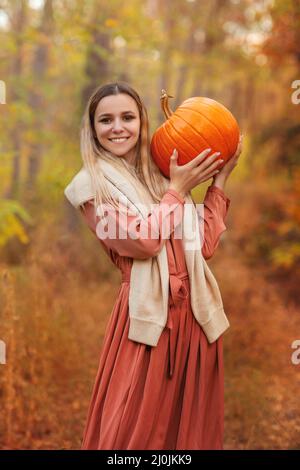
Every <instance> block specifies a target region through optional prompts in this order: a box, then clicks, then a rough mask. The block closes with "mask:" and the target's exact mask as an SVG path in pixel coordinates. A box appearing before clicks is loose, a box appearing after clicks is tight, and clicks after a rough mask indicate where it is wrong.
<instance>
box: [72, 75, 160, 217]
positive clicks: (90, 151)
mask: <svg viewBox="0 0 300 470" xmlns="http://www.w3.org/2000/svg"><path fill="white" fill-rule="evenodd" d="M120 93H126V94H127V95H129V96H131V97H132V98H133V99H134V100H135V102H136V104H137V107H138V110H139V116H140V135H139V139H138V143H137V153H136V159H135V168H134V169H135V174H134V173H133V172H132V170H131V169H130V165H129V164H128V163H127V161H126V160H125V159H124V158H117V157H116V156H115V155H114V154H112V153H111V152H109V151H107V150H106V149H104V148H103V147H102V146H101V144H100V143H99V141H98V139H97V136H96V132H95V127H94V116H95V111H96V108H97V106H98V103H99V101H100V100H101V99H102V98H104V97H105V96H109V95H118V94H120ZM80 149H81V156H82V160H83V164H84V166H85V168H86V169H87V171H88V172H89V174H90V176H91V182H92V185H93V190H94V193H95V197H94V207H95V214H96V210H97V208H99V209H100V213H101V207H102V204H103V203H108V204H111V205H112V206H113V207H115V208H116V209H120V206H119V205H117V201H115V199H114V198H113V197H112V196H111V194H110V191H109V187H108V185H107V180H106V179H105V176H104V174H103V171H101V168H100V166H99V165H97V160H98V159H103V160H106V161H107V162H109V163H110V164H111V165H112V166H114V168H116V169H119V170H121V171H122V173H124V172H125V173H126V172H127V173H126V177H127V179H128V180H129V181H130V182H131V183H132V184H133V185H134V187H135V189H136V190H137V191H138V194H139V195H140V196H141V198H143V194H145V191H146V192H147V195H148V197H149V196H150V198H151V200H152V201H153V202H154V203H159V202H160V201H161V199H162V197H163V195H164V193H165V192H166V190H167V188H168V185H169V180H168V179H166V178H165V177H164V176H163V174H162V173H161V172H160V170H159V168H158V167H157V165H156V164H155V162H154V161H153V158H152V155H151V151H150V140H149V121H148V114H147V110H146V108H145V106H144V104H143V102H142V100H141V98H140V96H139V95H138V93H137V92H136V91H135V90H134V89H133V88H131V87H130V86H129V85H128V84H127V83H126V82H120V81H118V82H114V83H108V84H106V85H103V86H99V87H98V88H97V89H96V90H95V91H94V92H93V93H92V95H91V96H90V98H89V100H88V103H87V106H86V109H85V112H84V115H83V119H82V124H81V130H80Z"/></svg>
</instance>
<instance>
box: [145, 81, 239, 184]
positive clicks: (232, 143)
mask: <svg viewBox="0 0 300 470" xmlns="http://www.w3.org/2000/svg"><path fill="white" fill-rule="evenodd" d="M168 98H172V97H171V96H168V94H167V93H166V91H165V90H162V94H161V98H160V100H161V106H162V110H163V112H164V114H165V116H166V121H165V122H164V123H163V124H162V125H161V126H160V127H159V128H158V129H157V130H156V131H155V133H154V134H153V137H152V139H151V154H152V157H153V159H154V161H155V163H156V164H157V166H158V167H159V169H160V170H161V172H162V173H163V174H164V175H165V176H166V177H168V178H169V177H170V174H169V165H170V158H171V155H172V153H173V150H174V148H176V149H177V150H178V160H177V164H178V165H184V164H186V163H188V162H189V161H191V160H193V159H194V158H195V157H196V156H197V155H199V153H201V152H202V151H203V150H205V149H207V148H211V149H212V150H211V152H210V154H209V155H211V154H212V153H213V152H221V155H220V156H219V157H218V159H219V160H221V159H222V160H224V163H223V164H222V166H224V165H225V163H226V162H227V161H228V160H229V159H230V158H231V157H232V156H233V155H234V153H235V151H236V149H237V145H238V141H239V136H240V130H239V126H238V124H237V122H236V120H235V118H234V117H233V115H232V114H231V112H230V111H229V110H228V109H227V108H225V106H223V105H222V104H221V103H218V102H217V101H215V100H212V99H210V98H204V97H198V96H197V97H194V98H189V99H187V100H185V101H184V102H183V103H182V104H181V105H180V106H178V108H177V109H176V111H175V112H172V111H171V110H170V108H169V105H168ZM209 155H208V156H209ZM208 156H207V157H208ZM222 166H221V165H220V167H219V168H222Z"/></svg>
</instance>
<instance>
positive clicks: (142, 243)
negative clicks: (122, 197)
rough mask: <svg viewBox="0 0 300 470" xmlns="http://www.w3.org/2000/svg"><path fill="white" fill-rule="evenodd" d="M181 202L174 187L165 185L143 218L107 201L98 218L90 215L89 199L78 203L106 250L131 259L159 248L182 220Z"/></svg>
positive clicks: (90, 203) (153, 253) (92, 211)
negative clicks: (156, 202) (169, 187)
mask: <svg viewBox="0 0 300 470" xmlns="http://www.w3.org/2000/svg"><path fill="white" fill-rule="evenodd" d="M184 204H185V199H184V198H182V197H181V195H180V194H179V193H178V192H177V191H175V190H173V189H169V190H168V191H166V192H165V194H164V196H163V198H162V200H161V202H160V204H157V205H156V206H154V209H153V210H152V211H151V213H150V214H149V215H148V217H147V218H145V219H144V218H142V217H141V216H136V215H129V214H128V213H126V214H125V215H124V214H123V213H122V214H121V213H120V212H119V211H117V210H116V209H115V208H114V207H113V206H111V205H109V204H106V205H105V211H106V212H105V217H104V218H102V219H100V218H99V217H98V216H97V217H95V216H94V205H93V201H92V200H90V201H87V202H85V203H84V204H83V205H82V206H80V210H81V212H82V214H83V215H84V217H85V219H86V221H87V224H88V225H89V227H90V229H91V230H92V231H93V232H94V233H95V234H96V236H97V237H98V238H99V239H100V241H101V243H103V245H104V247H105V248H106V250H107V251H109V250H112V251H114V252H116V253H118V254H119V255H120V256H126V257H130V258H134V259H147V258H151V257H153V256H156V255H157V254H158V253H159V252H160V251H161V249H162V247H163V245H164V244H165V242H166V240H167V239H169V238H170V236H171V234H172V233H173V232H174V230H175V229H176V227H177V226H178V225H179V224H180V223H181V222H182V219H183V213H184Z"/></svg>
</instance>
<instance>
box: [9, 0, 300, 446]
mask: <svg viewBox="0 0 300 470" xmlns="http://www.w3.org/2000/svg"><path fill="white" fill-rule="evenodd" d="M0 44H1V49H0V80H2V84H1V85H0V90H2V104H0V158H1V159H0V181H1V186H0V189H1V192H0V349H1V351H2V356H1V357H2V360H1V361H0V362H2V363H0V403H1V406H0V448H2V449H62V448H65V449H78V448H79V447H80V443H81V437H82V432H83V426H84V422H85V418H86V414H87V407H88V403H89V400H90V397H91V389H92V385H93V381H94V378H95V375H96V371H97V367H98V360H99V352H100V348H101V342H102V339H103V334H104V331H105V326H106V324H107V321H108V318H109V315H110V312H111V310H112V308H113V304H114V301H115V299H116V296H117V293H118V289H119V285H120V273H119V272H118V270H117V269H116V268H115V267H114V266H113V265H112V263H111V261H110V260H109V258H108V257H107V255H106V254H105V252H104V251H103V249H102V248H101V246H100V243H99V241H98V240H97V239H96V237H95V236H94V235H93V234H92V233H91V232H90V231H89V230H88V229H87V226H86V225H85V223H84V221H83V220H82V218H81V217H80V214H79V213H78V212H76V211H75V210H74V208H73V207H72V206H71V205H70V204H69V203H68V201H67V200H66V198H65V197H64V193H63V191H64V188H65V186H66V185H67V184H68V182H69V181H70V180H71V178H72V177H73V176H74V174H75V173H76V172H77V171H78V170H79V169H80V167H81V156H80V149H79V127H80V121H81V117H82V114H83V111H84V108H85V105H86V102H87V99H88V97H89V95H90V93H91V92H92V90H93V89H95V88H96V87H97V86H98V85H100V84H104V83H106V82H111V81H114V80H125V81H127V82H128V83H130V84H131V85H132V86H133V87H134V88H136V89H137V90H138V92H139V93H140V94H141V96H142V98H143V99H144V101H145V104H146V106H147V109H148V113H149V118H150V125H151V133H153V132H154V131H155V129H156V128H157V127H158V126H159V125H160V124H161V123H162V122H163V120H164V117H163V114H162V111H161V109H160V102H159V97H160V91H161V89H162V88H164V89H166V90H167V91H168V93H169V94H171V95H173V96H174V99H172V100H171V102H170V105H171V107H172V109H175V108H176V107H177V106H178V105H179V104H180V103H181V102H182V101H183V100H184V99H187V98H189V97H191V96H207V97H210V98H213V99H215V100H217V101H220V102H221V103H223V104H224V105H225V106H227V107H228V108H229V109H230V110H231V112H232V113H233V114H234V116H235V117H236V119H237V121H238V123H239V125H240V128H241V130H242V132H243V134H244V151H243V154H242V156H241V157H240V161H239V164H238V166H237V167H236V169H235V170H234V172H233V174H232V176H231V177H230V179H229V180H228V183H227V186H226V189H225V193H226V195H227V196H228V197H229V198H230V200H231V203H230V208H229V212H228V215H227V218H226V226H227V230H226V232H224V233H223V234H222V237H221V240H220V244H219V247H218V249H217V251H216V253H215V255H214V257H213V258H212V259H211V260H209V265H210V267H211V268H212V270H213V272H214V274H215V276H216V278H217V280H218V283H219V286H220V289H221V292H222V297H223V301H224V306H225V311H226V313H227V314H228V317H229V319H230V323H231V328H230V330H228V332H226V334H225V335H224V351H225V374H226V378H225V448H226V449H272V448H275V449H297V448H298V449H299V448H300V408H299V399H298V395H299V385H300V364H299V365H298V362H299V358H298V356H297V354H295V353H296V352H297V351H296V350H295V349H294V348H295V347H296V346H297V344H298V343H297V340H300V315H299V303H300V289H299V285H300V267H299V260H300V206H299V199H300V197H299V196H300V121H299V116H300V92H299V89H300V2H299V1H298V0H294V1H291V0H273V1H272V0H256V1H250V0H209V1H200V0H163V1H158V0H130V1H128V2H124V1H121V0H110V1H109V2H107V1H105V0H44V1H43V0H11V1H6V0H0ZM3 84H5V86H6V96H5V98H6V99H5V102H4V100H3V97H4V95H3V93H4V88H3ZM209 184H210V182H208V183H207V184H202V185H200V186H199V187H197V188H195V189H194V190H193V196H194V198H195V200H196V201H197V202H202V200H203V197H204V195H205V191H206V188H207V186H208V185H209ZM299 344H300V341H299ZM5 346H6V349H5ZM298 347H299V346H298ZM293 353H294V355H293Z"/></svg>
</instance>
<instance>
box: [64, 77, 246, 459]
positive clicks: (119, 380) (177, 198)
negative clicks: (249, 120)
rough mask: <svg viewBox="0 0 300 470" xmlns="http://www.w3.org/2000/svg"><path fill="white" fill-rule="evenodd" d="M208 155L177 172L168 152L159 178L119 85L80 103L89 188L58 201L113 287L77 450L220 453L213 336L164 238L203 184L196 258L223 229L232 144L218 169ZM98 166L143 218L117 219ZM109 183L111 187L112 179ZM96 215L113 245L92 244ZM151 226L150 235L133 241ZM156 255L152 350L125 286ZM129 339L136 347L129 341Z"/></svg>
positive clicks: (178, 243)
mask: <svg viewBox="0 0 300 470" xmlns="http://www.w3.org/2000/svg"><path fill="white" fill-rule="evenodd" d="M210 151H211V150H210V149H206V150H205V151H204V152H202V153H201V154H200V155H198V157H196V158H195V159H194V160H193V161H192V162H189V163H188V164H186V165H181V166H179V165H177V151H176V150H174V153H173V155H172V157H171V161H170V180H168V179H166V178H164V177H163V175H162V174H161V173H160V171H159V169H158V168H157V167H156V165H155V164H154V162H153V160H152V157H151V154H150V150H149V133H148V118H147V112H146V109H145V107H144V105H143V103H142V101H141V99H140V97H139V95H138V94H137V93H136V92H135V91H134V90H133V89H132V88H131V87H130V86H129V85H127V84H126V83H124V82H117V83H111V84H107V85H104V86H102V87H99V88H98V89H97V90H96V91H95V92H94V93H93V95H92V96H91V97H90V99H89V101H88V104H87V107H86V111H85V114H84V118H83V123H82V129H81V153H82V158H83V162H84V166H85V168H86V169H87V173H88V174H89V178H90V179H91V182H92V186H91V187H92V188H93V190H90V192H86V191H85V192H84V190H83V192H82V191H81V189H82V186H84V184H83V183H81V186H80V188H79V189H78V185H77V187H76V189H75V190H74V188H73V186H72V184H71V189H70V185H69V187H68V188H66V190H65V194H66V196H67V197H68V198H69V200H70V201H71V202H72V203H73V204H74V206H75V207H80V210H81V213H82V215H83V216H84V218H85V220H86V222H87V224H88V225H89V227H90V228H91V230H92V231H93V232H94V233H95V234H96V235H97V236H98V238H99V240H100V243H101V245H102V246H103V248H104V249H105V251H106V253H107V254H108V256H109V257H110V258H111V260H112V262H113V263H114V264H115V265H116V266H117V267H118V268H119V269H120V270H121V272H122V284H121V287H120V291H119V295H118V298H117V300H116V303H115V305H114V308H113V311H112V313H111V316H110V319H109V322H108V324H107V327H106V332H105V337H104V340H103V344H102V349H101V355H100V363H99V369H98V373H97V376H96V380H95V384H94V388H93V392H92V398H91V402H90V406H89V410H88V416H87V421H86V426H85V430H84V436H83V443H82V449H123V450H124V449H126V450H129V449H144V450H145V449H157V450H160V449H167V450H173V449H222V446H223V392H224V390H223V380H224V377H223V373H224V371H223V352H222V335H221V334H220V335H219V337H218V338H217V339H216V340H213V342H209V341H208V339H207V337H206V334H205V333H204V331H203V329H202V328H201V326H200V324H199V323H198V322H197V320H196V318H195V316H194V315H193V312H192V309H191V303H190V297H191V296H190V294H191V279H190V278H191V276H189V274H188V270H187V265H186V254H185V252H184V248H183V242H182V240H181V239H180V238H176V237H175V236H174V233H175V229H176V228H178V226H180V224H181V223H182V220H183V208H184V206H185V202H186V196H187V195H188V194H189V193H190V191H191V189H192V188H194V187H195V186H197V185H198V184H200V183H202V182H204V181H206V180H208V179H210V178H211V177H213V184H212V185H211V186H210V187H209V188H208V190H207V193H206V196H205V200H204V241H203V244H202V247H201V253H202V255H203V256H202V255H201V256H202V258H203V259H208V258H210V257H211V256H212V255H213V253H214V251H215V249H216V248H217V246H218V243H219V238H220V235H221V234H222V232H223V231H224V230H226V226H225V224H224V219H225V216H226V213H227V209H228V206H229V202H230V201H229V199H228V198H227V197H226V196H225V194H224V192H223V189H224V186H225V182H226V180H227V178H228V176H229V174H230V173H231V171H232V170H233V168H234V166H235V165H236V164H237V159H238V157H239V155H240V153H241V143H240V144H239V146H238V148H237V151H236V153H235V155H234V156H233V157H232V158H231V159H230V161H229V162H227V163H226V165H225V166H224V167H223V168H222V170H221V171H219V170H218V167H219V165H220V160H219V159H218V157H219V154H216V153H214V154H212V155H211V156H210V157H208V158H207V156H208V154H209V153H210ZM100 162H102V163H103V162H106V163H107V164H109V165H110V166H111V167H113V168H114V169H116V170H118V171H119V172H122V175H124V176H125V179H126V181H128V184H129V185H132V186H134V188H135V189H136V191H137V193H138V194H140V195H141V198H142V197H143V195H145V192H146V193H147V194H148V196H149V197H151V200H152V201H153V202H154V203H156V204H157V208H155V209H154V210H153V211H152V212H149V215H148V216H147V217H146V218H144V219H141V218H139V217H137V215H135V214H132V213H131V214H129V213H128V212H125V214H126V215H125V218H124V217H123V215H122V217H121V213H122V211H119V209H120V205H117V204H116V202H115V199H114V197H112V195H111V194H110V193H109V191H108V186H106V183H107V181H106V180H105V176H104V173H102V171H101V167H100V168H99V166H97V163H100ZM221 162H222V160H221ZM103 168H105V167H103ZM109 168H110V167H109ZM116 174H117V175H118V174H119V175H121V173H116ZM109 179H110V178H108V180H109ZM126 181H125V183H124V182H123V184H125V185H126ZM114 183H115V184H116V185H117V186H118V181H117V182H116V180H115V181H114ZM110 187H111V188H113V186H110ZM129 187H131V186H129ZM71 191H73V193H71ZM71 194H73V196H74V194H75V196H76V197H77V199H76V197H75V196H74V197H75V199H76V202H74V201H75V199H74V198H73V196H71ZM78 194H80V197H79V198H78ZM83 194H84V196H83ZM104 207H105V209H106V211H104ZM162 207H164V211H165V212H163V217H162V218H159V217H158V210H159V209H161V208H162ZM97 208H98V211H97V210H96V209H97ZM99 209H100V212H99ZM105 216H106V217H107V218H106V219H105V220H106V222H107V220H113V221H114V222H115V223H116V225H117V228H118V229H120V228H121V229H122V230H123V235H124V233H125V235H126V236H125V237H124V236H123V237H121V236H120V231H119V230H117V231H114V236H111V237H110V236H108V237H105V236H100V232H101V230H100V231H99V230H98V229H99V221H100V222H101V221H103V217H104V218H105ZM167 216H170V227H169V229H168V230H169V231H167V236H166V237H165V238H162V237H161V230H162V223H163V220H165V218H166V217H167ZM162 219H163V220H162ZM155 223H156V224H158V225H156V229H157V230H158V233H159V236H158V237H156V238H155V237H153V238H150V237H148V238H147V237H145V238H142V237H140V236H139V233H141V232H142V231H143V229H145V228H148V229H149V228H153V227H154V225H155ZM97 224H98V225H97ZM134 224H135V226H136V227H137V232H136V237H133V238H132V237H131V236H127V235H128V231H129V229H128V227H132V226H133V225H134ZM101 234H102V235H103V232H101ZM162 250H166V253H167V265H168V271H169V275H168V285H169V281H170V290H169V297H168V305H167V308H168V316H167V324H166V325H165V327H162V328H161V330H160V331H158V332H157V329H156V330H155V334H156V337H155V340H154V342H152V340H153V336H151V334H152V333H153V332H154V330H152V331H150V330H149V331H150V333H149V332H148V333H149V335H148V333H147V326H148V324H147V322H144V323H143V322H142V323H140V324H142V325H143V326H144V327H143V328H140V329H139V326H137V325H140V324H139V323H138V324H136V323H134V321H135V319H134V318H129V314H128V313H129V305H130V295H132V296H133V295H134V294H133V293H132V294H130V292H131V290H130V289H132V290H133V291H134V289H137V290H141V289H142V286H141V285H139V278H137V280H136V281H135V285H132V282H131V280H132V276H133V266H136V265H138V262H137V261H136V260H140V264H141V265H143V262H145V263H147V262H148V261H149V260H150V262H152V261H153V260H156V259H157V258H159V257H160V256H161V253H162ZM143 260H144V261H143ZM151 260H152V261H151ZM151 266H153V265H151ZM153 273H154V271H153ZM153 284H154V279H153ZM144 288H146V295H145V299H144V302H145V309H146V305H148V302H150V303H151V301H152V295H153V294H152V292H154V291H153V290H152V289H154V287H152V283H151V282H150V283H149V285H148V286H146V287H145V286H144ZM153 297H154V295H153ZM158 300H159V299H158ZM131 305H133V301H132V302H131ZM132 308H133V307H132ZM154 313H155V312H153V314H154ZM158 314H159V312H158ZM132 317H134V315H132ZM130 322H132V323H130ZM149 326H150V324H149ZM156 326H157V325H156ZM224 329H225V328H223V330H224ZM223 330H220V331H223ZM139 334H140V338H142V339H141V340H140V342H139V340H136V339H137V338H139V336H138V335H139ZM218 334H219V333H218ZM143 335H144V336H143ZM147 335H148V336H147ZM150 337H151V338H150ZM133 338H134V339H135V340H133ZM149 338H150V340H149ZM151 345H152V346H151Z"/></svg>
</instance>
